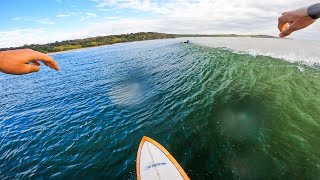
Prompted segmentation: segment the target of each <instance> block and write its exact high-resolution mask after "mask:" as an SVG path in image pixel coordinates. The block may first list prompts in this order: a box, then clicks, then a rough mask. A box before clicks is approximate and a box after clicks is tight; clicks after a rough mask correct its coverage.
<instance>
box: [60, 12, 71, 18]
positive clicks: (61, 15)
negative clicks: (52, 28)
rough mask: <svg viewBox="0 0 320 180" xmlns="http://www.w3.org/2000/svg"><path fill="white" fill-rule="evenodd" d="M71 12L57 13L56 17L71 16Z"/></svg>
mask: <svg viewBox="0 0 320 180" xmlns="http://www.w3.org/2000/svg"><path fill="white" fill-rule="evenodd" d="M71 15H72V14H67V13H65V14H63V13H62V14H58V15H57V17H60V18H62V17H69V16H71Z"/></svg>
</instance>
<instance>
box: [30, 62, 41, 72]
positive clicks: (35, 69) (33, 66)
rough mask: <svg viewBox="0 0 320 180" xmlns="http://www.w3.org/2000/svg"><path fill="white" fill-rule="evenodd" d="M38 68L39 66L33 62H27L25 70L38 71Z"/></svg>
mask: <svg viewBox="0 0 320 180" xmlns="http://www.w3.org/2000/svg"><path fill="white" fill-rule="evenodd" d="M39 70H40V66H37V65H34V64H27V71H28V73H32V72H38V71H39Z"/></svg>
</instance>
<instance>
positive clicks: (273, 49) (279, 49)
mask: <svg viewBox="0 0 320 180" xmlns="http://www.w3.org/2000/svg"><path fill="white" fill-rule="evenodd" d="M190 40H191V42H192V43H195V44H199V45H204V46H209V47H215V48H223V47H226V48H230V49H232V50H234V51H236V52H238V53H243V52H245V53H248V54H250V55H253V56H257V55H264V56H270V57H274V58H279V59H284V60H287V61H289V62H293V63H303V64H307V65H315V64H320V41H310V40H292V39H268V38H225V37H223V38H222V37H201V38H198V37H197V38H190Z"/></svg>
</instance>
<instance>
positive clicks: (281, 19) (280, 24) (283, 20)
mask: <svg viewBox="0 0 320 180" xmlns="http://www.w3.org/2000/svg"><path fill="white" fill-rule="evenodd" d="M287 23H288V20H287V18H286V17H285V16H284V15H283V16H281V17H279V19H278V29H279V31H280V32H282V31H283V30H284V29H285V26H286V24H287Z"/></svg>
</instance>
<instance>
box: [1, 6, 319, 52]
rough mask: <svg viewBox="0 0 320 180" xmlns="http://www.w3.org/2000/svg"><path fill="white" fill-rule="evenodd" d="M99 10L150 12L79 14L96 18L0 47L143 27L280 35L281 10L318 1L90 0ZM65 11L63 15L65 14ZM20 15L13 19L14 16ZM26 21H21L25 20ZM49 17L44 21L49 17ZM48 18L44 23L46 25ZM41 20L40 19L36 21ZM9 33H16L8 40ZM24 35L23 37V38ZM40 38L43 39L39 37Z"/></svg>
mask: <svg viewBox="0 0 320 180" xmlns="http://www.w3.org/2000/svg"><path fill="white" fill-rule="evenodd" d="M93 1H94V2H95V3H97V9H105V10H108V9H118V10H119V9H123V10H125V9H132V10H135V11H137V12H141V14H140V16H139V17H143V15H144V14H145V13H148V14H153V16H152V17H150V16H148V17H144V18H137V17H131V18H121V17H114V18H107V17H106V18H102V19H100V20H99V21H98V18H97V17H98V16H97V14H94V13H89V12H87V13H78V14H77V15H79V16H80V20H81V21H88V20H92V19H95V21H96V23H91V24H90V26H88V27H85V28H82V29H79V28H77V29H76V30H70V31H69V32H66V31H64V30H61V31H56V32H45V33H42V34H41V33H40V35H39V33H32V32H28V33H26V32H25V31H18V30H17V31H18V32H20V34H19V33H18V35H17V34H16V33H17V31H16V32H15V33H10V32H0V36H1V39H0V41H2V42H0V47H7V46H16V45H23V44H26V43H28V44H30V43H46V42H54V41H60V40H66V39H75V38H85V37H92V36H99V35H110V34H122V33H131V32H142V31H155V32H165V33H197V34H224V33H226V34H229V33H236V34H268V35H274V36H277V35H278V29H277V23H278V22H277V19H278V16H279V15H281V14H282V12H284V11H288V10H294V9H296V8H299V7H303V6H307V5H309V4H313V3H316V2H317V1H316V0H309V1H308V3H306V1H305V0H291V1H290V2H288V1H287V0H274V1H270V0H260V1H257V0H232V1H226V0H215V1H213V0H175V1H174V0H167V1H164V0H161V1H155V0H93ZM65 14H66V13H65ZM14 19H15V20H17V21H18V20H22V19H24V18H20V17H15V18H12V20H14ZM24 20H25V19H24ZM47 20H48V19H47ZM44 22H46V21H43V22H42V23H44ZM38 23H39V21H38ZM10 36H14V37H13V38H11V37H10ZM26 37H27V38H26ZM39 37H41V39H40V38H39ZM290 37H291V38H298V39H318V40H320V24H317V23H316V24H315V25H312V26H311V27H308V28H306V29H304V30H301V31H299V32H296V33H294V34H293V35H292V36H290Z"/></svg>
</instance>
